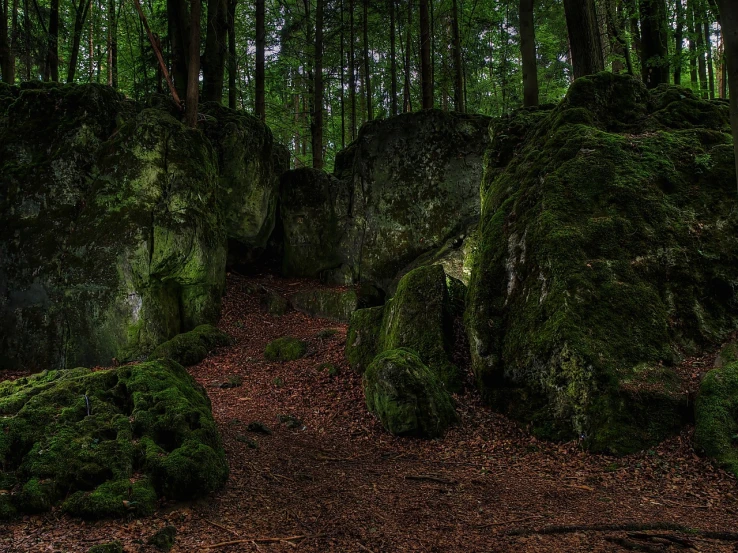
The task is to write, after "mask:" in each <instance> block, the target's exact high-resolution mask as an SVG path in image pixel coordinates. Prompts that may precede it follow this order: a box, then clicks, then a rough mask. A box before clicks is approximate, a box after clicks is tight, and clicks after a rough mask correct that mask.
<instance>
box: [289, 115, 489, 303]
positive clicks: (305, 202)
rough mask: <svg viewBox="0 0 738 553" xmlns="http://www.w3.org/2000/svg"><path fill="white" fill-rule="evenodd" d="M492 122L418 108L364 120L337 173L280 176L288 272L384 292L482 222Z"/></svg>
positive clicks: (338, 163)
mask: <svg viewBox="0 0 738 553" xmlns="http://www.w3.org/2000/svg"><path fill="white" fill-rule="evenodd" d="M489 121H490V119H489V118H486V117H483V116H478V115H464V114H458V113H448V112H444V111H441V110H424V111H422V112H418V113H411V114H403V115H400V116H397V117H392V118H389V119H386V120H377V121H373V122H370V123H368V124H366V125H364V126H363V127H362V128H361V130H360V132H359V136H358V138H357V139H356V140H355V141H354V142H353V143H352V144H351V145H350V146H349V147H348V148H346V149H345V150H343V151H342V152H340V153H339V154H338V155H337V156H336V164H335V172H334V175H325V174H323V173H319V172H316V171H314V170H311V169H300V170H298V171H292V172H290V173H288V174H286V175H285V176H284V177H283V181H282V198H281V199H280V213H281V218H282V224H283V227H284V265H283V268H284V271H285V273H286V274H288V275H299V276H310V277H318V276H320V277H322V278H324V279H326V280H328V281H330V282H335V283H339V284H351V283H355V282H359V281H372V282H375V283H377V284H378V285H379V287H380V288H382V289H383V290H385V291H387V290H388V288H389V287H390V286H391V284H392V283H393V281H394V280H395V278H396V276H397V274H398V272H399V271H401V270H402V269H403V268H404V267H407V266H408V265H409V264H410V263H411V262H412V261H413V260H415V259H416V258H418V257H419V256H420V255H421V254H424V253H426V252H430V251H436V250H438V249H439V248H441V247H443V246H444V244H445V243H446V241H447V240H449V239H451V238H453V237H455V236H458V235H460V234H462V233H464V232H465V231H466V229H467V228H468V227H469V226H470V224H472V223H474V222H475V221H476V220H477V219H478V218H479V181H480V179H481V176H482V160H483V156H484V151H485V150H486V148H487V147H488V145H489V137H488V134H487V127H488V125H489Z"/></svg>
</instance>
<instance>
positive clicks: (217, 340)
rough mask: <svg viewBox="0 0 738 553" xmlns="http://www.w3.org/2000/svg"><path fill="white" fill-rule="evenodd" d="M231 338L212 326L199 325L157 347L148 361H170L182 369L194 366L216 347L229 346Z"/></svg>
mask: <svg viewBox="0 0 738 553" xmlns="http://www.w3.org/2000/svg"><path fill="white" fill-rule="evenodd" d="M231 343H232V342H231V338H230V337H229V336H228V335H227V334H225V333H224V332H222V331H220V330H218V329H217V328H216V327H214V326H212V325H200V326H198V327H196V328H195V329H194V330H191V331H189V332H185V333H183V334H178V335H177V336H175V337H174V338H172V339H171V340H169V341H167V342H164V343H163V344H161V345H159V346H158V347H157V348H156V349H155V350H154V351H153V352H151V355H149V360H156V359H171V360H173V361H176V362H177V363H179V364H180V365H182V366H184V367H189V366H190V365H196V364H197V363H199V362H200V361H202V360H203V359H205V357H207V355H208V353H210V352H211V351H213V350H214V349H215V348H217V347H223V346H228V345H231Z"/></svg>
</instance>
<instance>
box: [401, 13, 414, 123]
mask: <svg viewBox="0 0 738 553" xmlns="http://www.w3.org/2000/svg"><path fill="white" fill-rule="evenodd" d="M412 27H413V0H408V2H407V28H406V29H405V35H406V39H405V71H404V74H405V79H404V81H405V82H404V86H403V101H402V111H403V112H405V113H408V112H411V111H412V110H413V106H412V97H411V95H410V61H411V60H410V44H412Z"/></svg>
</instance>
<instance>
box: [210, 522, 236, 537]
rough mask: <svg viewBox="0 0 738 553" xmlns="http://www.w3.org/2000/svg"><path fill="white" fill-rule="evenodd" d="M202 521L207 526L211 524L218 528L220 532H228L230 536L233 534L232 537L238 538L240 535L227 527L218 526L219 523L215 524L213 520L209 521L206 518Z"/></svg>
mask: <svg viewBox="0 0 738 553" xmlns="http://www.w3.org/2000/svg"><path fill="white" fill-rule="evenodd" d="M202 520H203V521H205V522H207V523H208V524H212V525H213V526H215V527H217V528H220V529H221V530H225V531H226V532H228V533H230V534H233V535H234V536H237V537H240V534H239V533H238V532H236V531H235V530H231V529H230V528H228V527H227V526H223V525H222V524H219V523H217V522H215V521H214V520H210V519H207V518H204V519H202Z"/></svg>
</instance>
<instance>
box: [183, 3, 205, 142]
mask: <svg viewBox="0 0 738 553" xmlns="http://www.w3.org/2000/svg"><path fill="white" fill-rule="evenodd" d="M200 11H201V7H200V0H191V6H190V40H189V46H190V55H189V58H188V60H187V100H186V102H185V121H186V122H187V125H189V126H190V127H192V128H193V129H195V128H197V103H198V99H199V98H198V97H199V95H200Z"/></svg>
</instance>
